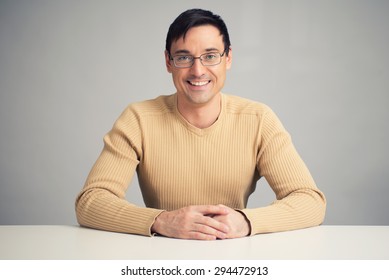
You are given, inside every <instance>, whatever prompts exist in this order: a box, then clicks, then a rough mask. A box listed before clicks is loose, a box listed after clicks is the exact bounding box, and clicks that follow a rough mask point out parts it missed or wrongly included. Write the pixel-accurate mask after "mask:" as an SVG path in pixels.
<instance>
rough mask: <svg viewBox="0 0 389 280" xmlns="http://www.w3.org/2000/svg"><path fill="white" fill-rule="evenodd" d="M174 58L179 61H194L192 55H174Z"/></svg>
mask: <svg viewBox="0 0 389 280" xmlns="http://www.w3.org/2000/svg"><path fill="white" fill-rule="evenodd" d="M174 59H175V60H176V61H177V62H181V63H185V62H190V61H192V56H190V55H178V56H176V57H174Z"/></svg>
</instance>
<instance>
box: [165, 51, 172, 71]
mask: <svg viewBox="0 0 389 280" xmlns="http://www.w3.org/2000/svg"><path fill="white" fill-rule="evenodd" d="M165 63H166V70H167V71H168V72H169V73H171V72H172V68H173V65H172V61H171V60H170V56H169V53H168V51H166V50H165Z"/></svg>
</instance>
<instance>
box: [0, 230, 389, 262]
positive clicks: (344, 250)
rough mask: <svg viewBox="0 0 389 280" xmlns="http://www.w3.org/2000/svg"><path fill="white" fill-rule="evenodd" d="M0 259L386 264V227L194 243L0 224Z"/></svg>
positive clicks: (388, 256)
mask: <svg viewBox="0 0 389 280" xmlns="http://www.w3.org/2000/svg"><path fill="white" fill-rule="evenodd" d="M0 259H2V260H33V259H37V260H50V259H54V260H85V259H87V260H101V259H104V260H109V259H113V260H131V259H132V260H151V259H155V260H173V259H174V260H205V259H208V260H242V259H247V260H250V259H251V260H252V259H256V260H260V259H266V260H343V259H347V260H369V259H372V260H379V259H384V260H389V226H319V227H313V228H307V229H301V230H295V231H288V232H279V233H269V234H259V235H256V236H251V237H244V238H238V239H230V240H215V241H197V240H181V239H172V238H165V237H161V236H155V237H147V236H139V235H131V234H122V233H113V232H106V231H100V230H94V229H88V228H83V227H80V226H70V225H68V226H66V225H63V226H0Z"/></svg>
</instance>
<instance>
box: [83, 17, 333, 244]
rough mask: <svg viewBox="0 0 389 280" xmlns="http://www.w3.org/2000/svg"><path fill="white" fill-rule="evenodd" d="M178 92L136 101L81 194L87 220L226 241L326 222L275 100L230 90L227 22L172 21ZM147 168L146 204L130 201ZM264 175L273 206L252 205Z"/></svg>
mask: <svg viewBox="0 0 389 280" xmlns="http://www.w3.org/2000/svg"><path fill="white" fill-rule="evenodd" d="M165 60H166V68H167V71H168V72H169V73H171V74H172V78H173V82H174V85H175V87H176V93H174V94H172V95H169V96H159V97H157V98H155V99H153V100H147V101H144V102H139V103H135V104H130V105H129V106H128V107H127V108H126V110H125V111H124V112H123V113H122V115H121V116H120V117H119V118H118V120H117V121H116V122H115V124H114V126H113V128H112V130H111V131H110V132H109V133H108V134H107V135H106V136H105V137H104V149H103V151H102V153H101V155H100V156H99V158H98V159H97V162H96V163H95V165H94V166H93V168H92V170H91V172H90V174H89V176H88V178H87V180H86V183H85V186H84V188H83V190H82V191H81V192H80V194H79V195H78V197H77V201H76V213H77V219H78V222H79V223H80V224H81V225H84V226H87V227H92V228H97V229H103V230H109V231H117V232H125V233H133V234H142V235H153V234H160V235H164V236H168V237H173V238H185V239H201V240H213V239H226V238H237V237H243V236H248V235H254V234H259V233H268V232H276V231H285V230H293V229H299V228H305V227H311V226H316V225H319V224H321V223H322V221H323V219H324V215H325V208H326V201H325V197H324V195H323V193H322V192H321V191H320V190H319V189H318V188H317V186H316V184H315V182H314V180H313V178H312V177H311V175H310V173H309V171H308V169H307V167H306V166H305V164H304V162H303V161H302V160H301V158H300V157H299V155H298V154H297V152H296V150H295V148H294V146H293V144H292V141H291V138H290V136H289V134H288V133H287V131H286V130H285V129H284V127H283V126H282V124H281V122H280V121H279V119H278V118H277V116H276V115H275V114H274V112H273V111H272V110H271V109H270V108H269V107H267V106H266V105H264V104H262V103H259V102H254V101H250V100H247V99H244V98H240V97H237V96H232V95H226V94H223V93H222V89H223V86H224V82H225V79H226V72H227V70H228V69H230V68H231V63H232V49H231V44H230V39H229V35H228V31H227V27H226V25H225V23H224V21H223V20H222V19H221V18H220V17H219V16H217V15H214V14H213V13H212V12H210V11H205V10H200V9H193V10H188V11H185V12H184V13H182V14H181V15H180V16H178V17H177V19H176V20H175V21H174V22H173V23H172V24H171V26H170V28H169V31H168V34H167V39H166V50H165ZM135 172H137V174H138V179H139V185H140V188H141V191H142V195H143V198H144V202H145V204H146V207H140V206H136V205H134V204H131V203H129V202H128V201H126V200H125V193H126V190H127V187H128V185H129V182H130V181H131V179H132V177H133V175H134V174H135ZM261 177H264V178H265V179H266V180H267V181H268V183H269V185H270V186H271V188H272V189H273V191H274V193H275V195H276V201H274V203H272V204H271V205H268V206H265V207H259V208H254V209H248V208H246V205H247V201H248V198H249V196H250V195H251V194H252V193H253V192H254V190H255V186H256V183H257V181H258V180H259V179H260V178H261Z"/></svg>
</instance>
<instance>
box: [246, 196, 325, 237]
mask: <svg viewBox="0 0 389 280" xmlns="http://www.w3.org/2000/svg"><path fill="white" fill-rule="evenodd" d="M325 210H326V200H325V197H324V195H323V194H322V193H321V192H320V191H318V190H317V191H315V190H311V189H306V190H298V191H295V192H293V193H291V194H290V195H288V196H287V197H285V198H283V199H281V200H276V201H275V202H274V203H272V204H271V205H269V206H266V207H261V208H254V209H243V210H241V211H242V212H243V213H244V214H245V215H246V217H247V219H248V220H249V221H250V225H251V235H255V234H259V233H270V232H278V231H287V230H295V229H300V228H307V227H312V226H317V225H320V224H321V223H322V222H323V220H324V216H325Z"/></svg>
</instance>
